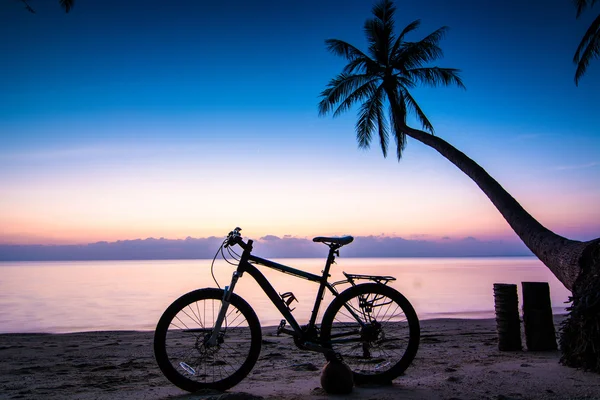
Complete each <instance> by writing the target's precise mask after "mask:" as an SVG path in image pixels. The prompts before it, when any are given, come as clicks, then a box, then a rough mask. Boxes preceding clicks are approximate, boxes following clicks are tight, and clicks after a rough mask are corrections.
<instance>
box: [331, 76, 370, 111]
mask: <svg viewBox="0 0 600 400" xmlns="http://www.w3.org/2000/svg"><path fill="white" fill-rule="evenodd" d="M376 89H377V88H376V85H375V79H372V80H370V81H368V82H366V83H365V84H364V85H362V86H360V87H359V88H357V89H356V90H355V91H354V92H352V93H350V94H349V95H348V96H346V98H345V99H343V100H342V101H341V102H340V104H339V106H338V108H337V109H336V110H335V111H334V113H333V117H338V116H339V115H340V114H342V113H343V112H344V111H347V110H348V109H350V107H352V105H353V104H354V103H356V102H357V101H360V100H362V99H366V98H369V97H371V96H372V95H373V93H374V92H375V90H376Z"/></svg>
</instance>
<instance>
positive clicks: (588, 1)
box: [573, 0, 596, 18]
mask: <svg viewBox="0 0 600 400" xmlns="http://www.w3.org/2000/svg"><path fill="white" fill-rule="evenodd" d="M594 3H596V0H573V4H575V7H577V18H579V16H580V15H581V13H582V12H583V11H584V10H585V9H586V8H587V7H588V5H589V6H590V8H591V7H593V6H594Z"/></svg>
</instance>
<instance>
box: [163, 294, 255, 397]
mask: <svg viewBox="0 0 600 400" xmlns="http://www.w3.org/2000/svg"><path fill="white" fill-rule="evenodd" d="M222 298H223V290H220V289H200V290H196V291H193V292H190V293H187V294H185V295H183V296H181V297H180V298H179V299H177V300H175V302H173V304H171V305H170V306H169V307H168V308H167V310H166V311H165V312H164V314H163V315H162V317H161V318H160V320H159V321H158V325H157V326H156V331H155V333H154V356H155V357H156V361H157V363H158V366H159V367H160V369H161V371H162V372H163V374H164V375H165V376H166V377H167V378H168V379H169V380H170V381H171V382H172V383H173V384H175V385H176V386H178V387H180V388H181V389H183V390H187V391H188V392H195V391H198V390H200V389H216V390H226V389H229V388H231V387H233V386H235V385H236V384H238V383H239V382H240V381H241V380H242V379H244V378H245V377H246V375H248V373H249V372H250V371H251V370H252V367H254V364H255V363H256V360H257V359H258V355H259V353H260V346H261V340H262V333H261V329H260V323H259V321H258V318H257V317H256V313H255V312H254V310H252V308H251V307H250V305H248V303H246V301H245V300H244V299H242V298H241V297H239V296H238V295H236V294H232V295H231V299H230V304H229V308H228V309H227V314H226V316H225V320H224V321H223V324H222V326H221V331H220V333H219V335H218V337H217V343H216V344H215V345H212V346H211V345H209V344H208V339H209V338H210V337H211V335H212V332H213V327H214V323H215V321H216V319H217V316H218V314H219V310H220V309H221V300H222Z"/></svg>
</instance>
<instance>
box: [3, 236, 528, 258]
mask: <svg viewBox="0 0 600 400" xmlns="http://www.w3.org/2000/svg"><path fill="white" fill-rule="evenodd" d="M222 242H223V238H221V237H214V236H212V237H208V238H198V239H195V238H191V237H187V238H185V239H176V240H175V239H165V238H160V239H155V238H147V239H135V240H118V241H116V242H105V241H103V242H96V243H90V244H86V245H0V261H59V260H164V259H210V258H212V257H213V256H214V255H215V253H216V251H217V249H218V248H219V246H220V245H221V243H222ZM254 254H256V255H258V256H261V257H267V258H324V257H325V256H326V254H327V248H326V247H324V246H323V245H322V244H320V243H314V242H313V241H312V240H310V239H305V238H297V237H290V236H289V235H288V236H284V237H283V238H279V237H278V236H274V235H266V236H263V237H262V238H260V239H258V240H257V241H255V244H254ZM342 254H343V256H344V257H486V256H526V255H531V252H530V251H529V250H528V249H527V248H526V247H525V245H524V244H522V243H521V242H504V241H481V240H478V239H476V238H474V237H467V238H464V239H459V240H452V239H449V238H447V239H446V238H444V240H442V241H439V242H437V241H431V240H420V239H418V240H413V239H410V240H409V239H403V238H401V237H391V236H358V237H356V238H355V240H354V242H353V243H352V244H350V245H348V246H345V247H344V248H343V249H342Z"/></svg>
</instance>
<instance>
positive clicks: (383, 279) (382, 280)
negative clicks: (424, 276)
mask: <svg viewBox="0 0 600 400" xmlns="http://www.w3.org/2000/svg"><path fill="white" fill-rule="evenodd" d="M343 274H344V276H345V277H346V279H344V280H341V281H337V282H333V283H332V284H331V286H337V285H343V284H344V283H350V284H351V285H352V286H354V285H355V284H354V281H357V280H361V279H362V280H368V281H373V282H376V283H379V284H381V285H387V283H388V282H391V281H395V280H396V278H394V277H393V276H380V275H358V274H347V273H345V272H343Z"/></svg>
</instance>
